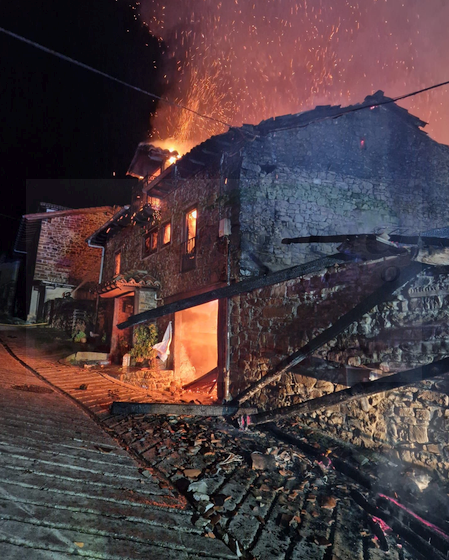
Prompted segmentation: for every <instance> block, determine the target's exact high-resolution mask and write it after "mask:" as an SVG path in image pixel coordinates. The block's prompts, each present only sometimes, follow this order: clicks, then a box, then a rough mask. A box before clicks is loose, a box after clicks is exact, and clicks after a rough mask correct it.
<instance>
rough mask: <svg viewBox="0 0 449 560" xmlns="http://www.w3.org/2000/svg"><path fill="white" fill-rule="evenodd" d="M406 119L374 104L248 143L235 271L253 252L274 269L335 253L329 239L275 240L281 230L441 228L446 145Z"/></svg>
mask: <svg viewBox="0 0 449 560" xmlns="http://www.w3.org/2000/svg"><path fill="white" fill-rule="evenodd" d="M404 117H405V116H404V115H402V114H401V113H399V114H396V112H395V111H393V112H392V111H390V110H389V108H388V106H386V107H377V108H375V109H373V110H365V111H359V112H357V113H352V114H348V115H345V116H343V117H340V118H338V119H331V120H324V121H323V122H318V123H315V124H313V126H307V127H304V128H293V129H292V130H281V131H277V130H274V131H273V132H270V133H269V134H267V135H266V136H262V137H260V138H256V139H255V141H254V142H252V143H249V144H247V145H246V146H245V149H244V153H243V162H242V170H241V177H240V196H241V209H240V226H241V236H242V237H241V238H242V262H241V269H242V274H245V275H248V274H252V273H254V272H255V271H257V267H256V266H255V264H254V262H253V260H252V259H251V255H250V254H251V253H252V254H256V256H257V257H258V260H260V261H261V262H263V264H265V265H266V266H268V267H269V268H271V269H273V270H276V269H280V268H284V267H285V266H291V265H292V264H296V263H299V262H307V261H310V260H313V259H316V258H317V256H319V255H323V254H326V253H330V252H335V245H334V246H329V247H327V248H326V247H324V246H323V245H314V244H312V245H308V246H307V247H306V248H305V247H304V246H298V245H282V244H281V240H282V238H283V237H300V236H309V235H335V234H349V233H371V232H375V231H382V230H386V231H388V232H390V231H392V230H394V229H396V228H401V229H402V230H407V231H410V232H412V233H416V232H420V231H425V230H428V229H431V228H434V227H444V226H446V225H447V211H446V208H447V204H448V202H449V191H448V188H447V185H448V184H449V147H448V146H443V145H441V144H438V143H437V142H435V141H434V140H432V139H431V138H429V137H428V136H427V135H426V134H425V133H424V132H422V131H420V130H419V128H418V127H417V126H415V124H414V123H413V117H411V116H410V115H408V119H409V120H408V119H407V118H404Z"/></svg>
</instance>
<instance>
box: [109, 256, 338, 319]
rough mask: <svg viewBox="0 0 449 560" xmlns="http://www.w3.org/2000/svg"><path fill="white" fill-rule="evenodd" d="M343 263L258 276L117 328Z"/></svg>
mask: <svg viewBox="0 0 449 560" xmlns="http://www.w3.org/2000/svg"><path fill="white" fill-rule="evenodd" d="M342 262H345V259H344V258H343V257H342V255H339V254H335V255H330V256H328V257H324V258H321V259H317V260H316V261H312V262H309V263H306V264H300V265H297V266H293V267H291V268H286V269H283V270H279V271H277V272H270V273H269V274H264V275H262V276H257V277H256V278H250V279H249V280H242V281H241V282H236V283H235V284H231V285H229V286H225V287H223V288H217V289H214V290H209V291H207V292H204V293H203V294H199V295H196V296H192V297H188V298H185V299H181V300H178V301H175V302H173V303H169V304H167V305H162V306H161V307H157V308H156V309H150V310H148V311H144V312H143V313H138V314H137V315H132V316H131V317H129V319H128V320H127V321H125V322H123V323H120V324H118V325H117V327H118V328H119V329H126V328H128V327H132V326H133V325H138V324H139V323H145V322H147V321H153V320H154V319H157V318H158V317H163V316H165V315H168V314H170V313H176V312H177V311H182V310H183V309H188V308H189V307H194V306H196V305H201V304H203V303H208V302H209V301H214V300H215V299H223V298H229V297H232V296H236V295H239V294H243V293H246V292H251V291H252V290H257V289H259V288H264V287H266V286H271V285H273V284H278V283H279V282H286V281H287V280H293V279H294V278H298V277H299V276H304V275H306V274H313V273H316V272H320V271H322V270H325V269H326V268H329V267H331V266H334V265H335V264H340V263H342Z"/></svg>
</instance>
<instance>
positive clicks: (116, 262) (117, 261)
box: [114, 251, 122, 276]
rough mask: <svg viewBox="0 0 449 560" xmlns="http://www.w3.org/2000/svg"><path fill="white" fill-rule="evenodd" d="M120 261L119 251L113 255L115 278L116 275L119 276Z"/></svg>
mask: <svg viewBox="0 0 449 560" xmlns="http://www.w3.org/2000/svg"><path fill="white" fill-rule="evenodd" d="M121 261H122V256H121V253H120V251H117V253H115V259H114V274H115V276H117V274H120V268H121Z"/></svg>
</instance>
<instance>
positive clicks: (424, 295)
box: [231, 259, 449, 476]
mask: <svg viewBox="0 0 449 560" xmlns="http://www.w3.org/2000/svg"><path fill="white" fill-rule="evenodd" d="M389 262H390V264H391V262H393V259H391V260H390V261H389ZM397 262H398V261H397ZM386 264H387V263H386V262H385V263H383V262H382V261H379V262H376V263H372V264H366V263H365V264H357V263H353V264H345V265H342V266H338V267H334V268H333V269H331V270H327V271H326V272H324V273H323V274H322V275H315V276H311V277H308V278H303V279H300V280H297V281H295V280H291V281H288V282H284V283H282V284H278V285H276V286H273V287H269V288H264V289H262V290H257V291H255V292H253V293H251V294H250V295H249V297H245V298H243V297H241V298H233V299H232V302H231V321H232V338H231V347H232V350H231V351H232V359H231V363H232V367H231V393H232V394H233V395H236V394H237V393H238V392H240V391H241V390H242V389H243V388H244V387H246V386H247V385H248V384H249V383H250V382H252V381H255V380H257V379H258V378H260V376H261V375H263V373H265V372H266V371H267V370H269V369H271V368H272V367H273V366H274V365H275V364H276V363H278V362H279V361H280V360H281V359H282V358H283V357H285V356H287V355H289V354H290V353H292V352H293V351H295V350H297V349H298V348H300V347H301V346H303V345H304V344H306V343H307V342H308V341H309V340H310V339H311V338H312V337H314V336H316V335H317V334H318V333H319V332H321V331H322V330H323V329H324V328H326V327H327V326H329V325H330V323H331V322H332V321H334V320H335V319H336V318H337V317H338V316H340V315H341V314H342V313H344V312H345V311H348V310H349V309H350V308H351V307H353V306H354V305H356V304H357V303H358V302H359V301H360V300H361V299H362V298H363V297H364V296H366V295H368V294H369V293H371V292H372V291H373V290H374V289H375V288H376V287H377V286H378V285H380V282H381V279H380V274H381V271H382V268H383V267H385V266H386ZM395 295H396V297H395V298H394V300H393V301H388V302H386V303H384V304H382V305H379V306H377V307H376V308H374V310H373V311H372V312H371V313H370V314H367V315H365V316H364V317H363V318H362V319H361V320H360V321H359V322H357V323H354V324H353V325H351V327H350V328H349V329H347V330H346V331H345V332H344V333H343V334H342V335H340V336H339V337H337V338H335V339H334V340H332V341H331V342H330V343H329V344H327V345H326V346H325V347H323V348H321V349H320V351H319V352H317V354H316V356H317V357H319V358H323V359H327V360H331V361H333V362H339V363H340V364H343V365H345V366H348V365H364V366H367V367H370V368H374V369H373V371H377V372H378V374H380V375H382V374H383V375H388V373H391V372H394V371H398V370H404V369H409V368H412V367H416V366H418V365H420V364H426V363H429V362H432V361H434V360H438V359H441V358H443V357H446V356H449V275H448V274H439V273H438V271H431V272H428V271H427V272H423V273H422V274H421V275H420V276H419V277H417V279H416V280H415V281H413V282H411V283H410V284H409V285H407V286H406V287H405V288H404V289H402V290H401V291H400V292H399V293H397V294H395ZM334 371H336V372H338V373H336V374H334V376H333V377H332V374H330V375H329V376H327V377H323V376H320V375H316V377H314V376H313V375H311V374H310V372H308V373H307V375H303V374H302V373H301V369H300V367H298V368H296V369H295V373H289V374H287V375H284V376H283V377H282V378H281V380H280V382H279V383H277V384H272V385H271V386H268V387H266V388H265V389H264V390H263V392H262V394H259V395H258V396H257V397H255V398H254V404H255V405H256V406H258V407H259V408H263V409H269V408H275V407H279V406H286V405H289V404H296V403H299V402H303V401H305V400H309V399H313V398H317V397H320V396H322V395H324V394H327V393H331V392H334V391H338V390H341V389H343V388H345V387H346V386H347V385H346V383H348V381H347V376H345V375H342V374H341V371H342V370H334ZM343 371H345V370H344V369H343ZM297 420H299V421H300V422H302V423H304V424H307V425H308V426H311V427H315V428H319V429H322V430H324V431H326V432H327V433H331V434H333V435H334V436H336V437H338V438H341V439H342V440H345V441H348V442H351V443H354V444H356V445H359V446H362V447H366V448H374V449H379V450H383V451H384V452H389V453H391V454H392V456H393V457H398V458H400V459H401V460H402V461H404V462H410V463H415V464H419V465H422V466H426V467H430V468H433V469H436V470H438V471H439V472H440V473H441V474H443V475H444V476H447V475H448V474H449V431H448V428H449V377H448V376H447V375H446V376H441V377H439V378H436V379H434V380H429V381H424V382H421V383H417V384H415V385H413V386H410V387H407V388H403V389H399V390H395V391H391V392H388V393H382V394H379V395H373V396H371V397H368V398H361V399H359V400H356V401H354V402H351V403H347V404H342V405H339V406H335V407H333V408H332V409H328V410H322V411H318V412H314V413H311V414H307V415H303V416H300V417H298V418H297Z"/></svg>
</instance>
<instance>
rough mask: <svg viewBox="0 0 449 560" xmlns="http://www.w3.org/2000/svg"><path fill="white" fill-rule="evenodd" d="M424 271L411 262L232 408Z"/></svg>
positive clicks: (238, 398)
mask: <svg viewBox="0 0 449 560" xmlns="http://www.w3.org/2000/svg"><path fill="white" fill-rule="evenodd" d="M425 268H427V266H426V265H423V264H421V263H416V262H412V263H411V264H409V265H408V266H406V267H405V268H403V269H402V271H399V269H398V271H397V272H398V273H397V274H395V275H393V278H394V279H393V280H392V281H391V282H388V281H386V282H384V284H382V286H380V288H378V289H377V290H375V291H374V292H373V293H372V294H371V295H369V296H368V297H367V298H365V299H364V300H363V301H361V302H360V303H359V304H358V305H356V306H355V307H354V308H353V309H351V310H350V311H348V313H345V314H344V315H342V316H341V317H340V318H339V319H337V320H336V321H335V323H334V324H333V325H331V326H330V327H329V328H328V329H326V330H324V331H323V332H322V333H320V334H319V335H318V336H316V337H315V338H314V339H312V340H311V341H310V342H309V343H307V344H306V345H305V346H303V347H302V348H301V349H300V350H298V351H297V352H295V353H294V354H292V355H291V356H288V357H287V358H285V359H284V360H282V361H281V362H280V363H279V364H278V365H277V366H276V367H274V368H273V369H272V370H270V371H269V372H268V373H267V374H265V375H264V376H263V377H262V378H261V379H259V380H258V381H256V382H255V383H253V384H252V385H250V386H249V387H248V388H247V389H245V390H244V391H243V392H242V393H240V395H238V396H237V397H235V398H234V399H233V401H232V403H233V404H235V405H241V404H242V403H244V402H245V401H247V400H248V399H249V398H251V397H252V396H253V395H255V394H256V393H258V392H259V391H260V390H261V389H263V388H264V387H265V386H266V385H269V384H270V383H273V381H277V380H278V379H279V378H280V377H281V375H282V374H284V373H288V372H289V371H290V370H291V369H292V367H294V366H296V365H298V364H299V363H300V362H302V361H303V360H305V359H306V358H307V357H308V356H310V355H311V354H312V353H313V352H316V350H318V349H319V348H321V346H323V345H324V344H326V343H327V342H329V341H330V340H332V339H333V338H335V337H336V336H338V335H339V334H340V333H341V332H343V331H344V330H345V329H347V328H348V327H349V326H350V325H351V324H352V323H354V322H355V321H358V320H359V319H360V318H361V317H362V316H363V315H365V313H368V312H369V311H370V310H371V309H373V307H375V306H376V305H379V304H380V303H382V302H384V301H385V300H386V299H387V298H388V297H389V296H391V294H392V293H393V292H394V291H396V290H398V289H399V288H401V287H402V286H404V284H406V283H407V282H409V281H410V280H411V279H412V278H414V277H415V276H416V275H417V274H418V273H419V272H421V270H423V269H425Z"/></svg>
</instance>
